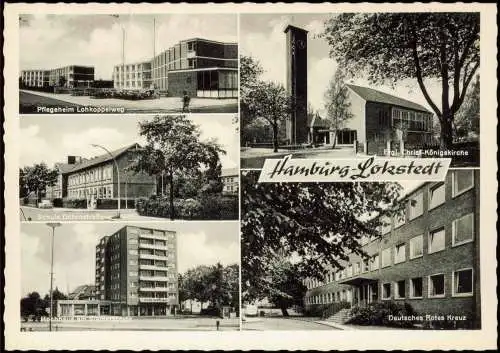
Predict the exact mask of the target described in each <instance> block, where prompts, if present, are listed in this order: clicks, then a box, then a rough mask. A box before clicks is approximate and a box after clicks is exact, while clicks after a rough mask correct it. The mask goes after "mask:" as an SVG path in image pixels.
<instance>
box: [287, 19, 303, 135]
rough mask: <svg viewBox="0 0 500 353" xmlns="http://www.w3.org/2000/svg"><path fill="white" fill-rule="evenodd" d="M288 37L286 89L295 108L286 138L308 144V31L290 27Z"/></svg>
mask: <svg viewBox="0 0 500 353" xmlns="http://www.w3.org/2000/svg"><path fill="white" fill-rule="evenodd" d="M285 35H286V89H287V93H288V94H289V95H290V96H291V97H292V102H293V107H292V113H291V114H290V118H289V119H288V120H287V121H286V138H287V139H288V140H289V141H290V143H291V144H292V145H296V144H301V143H305V142H307V134H308V130H307V31H306V30H304V29H302V28H299V27H295V26H292V25H288V26H287V27H286V29H285Z"/></svg>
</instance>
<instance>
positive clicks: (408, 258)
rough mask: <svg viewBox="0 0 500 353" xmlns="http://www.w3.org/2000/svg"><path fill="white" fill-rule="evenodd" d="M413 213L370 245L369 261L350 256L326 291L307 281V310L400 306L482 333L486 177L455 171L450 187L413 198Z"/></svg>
mask: <svg viewBox="0 0 500 353" xmlns="http://www.w3.org/2000/svg"><path fill="white" fill-rule="evenodd" d="M405 205H406V207H405V209H404V212H403V213H402V214H401V216H399V217H394V219H390V220H388V221H389V222H388V223H389V225H388V226H385V227H383V228H382V229H380V233H381V234H382V235H381V236H378V235H377V236H372V237H370V236H364V237H363V238H362V240H361V244H362V249H363V250H364V252H365V253H366V254H367V255H368V256H369V259H366V258H363V257H361V256H360V255H357V254H350V255H348V257H349V259H348V260H346V261H343V260H340V264H341V266H342V267H343V268H342V269H334V268H331V269H327V271H326V274H325V280H324V281H323V282H322V283H321V282H319V281H317V280H312V279H308V280H306V281H305V284H306V286H307V288H308V290H307V293H306V295H305V298H304V304H305V306H306V307H311V306H314V305H321V304H330V303H338V302H347V304H348V306H350V307H363V306H366V305H368V304H370V303H373V302H379V301H394V302H398V303H408V304H410V305H411V306H412V307H413V309H414V310H415V311H416V312H417V313H418V314H422V315H426V314H431V315H436V314H445V315H446V314H452V315H463V316H466V318H467V320H468V322H469V323H471V325H472V326H473V327H475V328H480V325H481V286H480V268H479V264H480V262H479V244H480V236H479V170H472V169H464V170H457V169H456V170H450V171H449V172H448V174H447V176H446V180H445V181H444V182H439V183H436V182H432V183H431V182H429V183H425V184H423V185H421V186H420V187H418V188H417V189H416V190H414V191H412V192H411V193H410V194H409V195H408V196H407V197H406V199H405Z"/></svg>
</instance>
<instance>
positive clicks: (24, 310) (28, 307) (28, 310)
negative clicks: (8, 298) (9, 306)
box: [20, 292, 49, 321]
mask: <svg viewBox="0 0 500 353" xmlns="http://www.w3.org/2000/svg"><path fill="white" fill-rule="evenodd" d="M20 304H21V315H22V316H24V318H25V321H28V317H29V316H30V315H33V316H34V317H33V321H35V320H36V319H37V318H39V317H40V316H42V315H45V314H46V312H45V309H46V308H47V307H48V305H49V304H48V302H47V301H45V300H43V299H42V298H41V297H40V294H39V293H38V292H31V293H28V295H26V297H24V298H22V299H21V302H20Z"/></svg>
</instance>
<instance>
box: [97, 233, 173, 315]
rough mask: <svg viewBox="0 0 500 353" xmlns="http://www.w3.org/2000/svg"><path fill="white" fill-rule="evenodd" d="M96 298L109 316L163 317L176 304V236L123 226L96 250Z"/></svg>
mask: <svg viewBox="0 0 500 353" xmlns="http://www.w3.org/2000/svg"><path fill="white" fill-rule="evenodd" d="M95 284H96V294H97V298H98V299H99V300H104V301H108V302H110V303H111V311H110V314H112V315H122V316H165V315H170V314H173V313H174V312H175V310H176V308H177V306H178V304H179V298H178V295H179V294H178V278H177V236H176V233H175V232H173V231H166V230H161V229H152V228H145V227H134V226H125V227H123V228H121V229H120V230H118V231H117V232H115V233H113V234H111V235H109V236H105V237H102V238H101V240H100V241H99V243H98V244H97V246H96V270H95Z"/></svg>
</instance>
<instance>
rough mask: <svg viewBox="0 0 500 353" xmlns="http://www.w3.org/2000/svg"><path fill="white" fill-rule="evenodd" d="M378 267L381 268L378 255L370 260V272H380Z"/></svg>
mask: <svg viewBox="0 0 500 353" xmlns="http://www.w3.org/2000/svg"><path fill="white" fill-rule="evenodd" d="M378 267H379V256H378V254H377V255H373V256H372V258H371V259H370V270H371V271H374V270H378Z"/></svg>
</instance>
